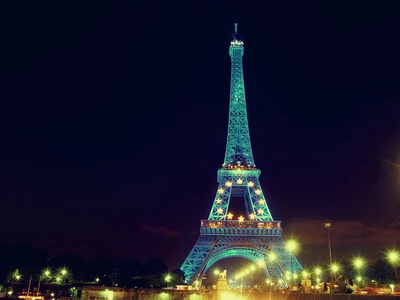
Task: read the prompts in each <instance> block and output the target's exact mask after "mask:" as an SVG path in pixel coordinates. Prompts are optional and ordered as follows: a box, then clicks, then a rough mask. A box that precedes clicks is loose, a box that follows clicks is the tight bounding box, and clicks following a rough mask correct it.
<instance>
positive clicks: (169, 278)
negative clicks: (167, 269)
mask: <svg viewBox="0 0 400 300" xmlns="http://www.w3.org/2000/svg"><path fill="white" fill-rule="evenodd" d="M164 280H165V282H166V283H167V285H168V284H169V283H170V282H171V280H172V276H171V274H167V275H165V277H164Z"/></svg>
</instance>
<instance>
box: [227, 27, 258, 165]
mask: <svg viewBox="0 0 400 300" xmlns="http://www.w3.org/2000/svg"><path fill="white" fill-rule="evenodd" d="M243 54H244V43H243V42H242V41H241V40H240V39H239V38H238V34H237V23H236V24H235V34H234V39H233V41H231V45H230V47H229V56H230V57H231V64H232V69H231V90H230V104H229V123H228V138H227V142H226V150H225V159H224V164H223V168H224V169H225V168H227V169H231V168H235V167H241V168H245V169H247V168H249V169H254V168H255V165H254V158H253V152H252V150H251V143H250V133H249V125H248V121H247V109H246V94H245V89H244V79H243V65H242V57H243Z"/></svg>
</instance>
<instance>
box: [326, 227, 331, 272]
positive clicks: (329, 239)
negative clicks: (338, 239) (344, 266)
mask: <svg viewBox="0 0 400 300" xmlns="http://www.w3.org/2000/svg"><path fill="white" fill-rule="evenodd" d="M325 228H326V230H327V231H328V250H329V264H330V265H332V249H331V234H330V228H331V223H325Z"/></svg>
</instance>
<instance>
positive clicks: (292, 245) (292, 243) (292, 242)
mask: <svg viewBox="0 0 400 300" xmlns="http://www.w3.org/2000/svg"><path fill="white" fill-rule="evenodd" d="M298 245H299V244H298V243H297V242H296V241H295V240H289V241H287V243H286V248H287V250H288V251H289V252H290V254H291V255H290V264H291V266H292V274H294V266H293V256H294V254H293V252H294V251H296V249H297V248H298Z"/></svg>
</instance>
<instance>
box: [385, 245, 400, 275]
mask: <svg viewBox="0 0 400 300" xmlns="http://www.w3.org/2000/svg"><path fill="white" fill-rule="evenodd" d="M387 259H388V260H389V262H390V263H391V264H392V265H393V268H394V276H395V280H397V264H398V262H399V261H400V253H399V252H397V251H395V250H392V251H390V252H389V253H388V254H387Z"/></svg>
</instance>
